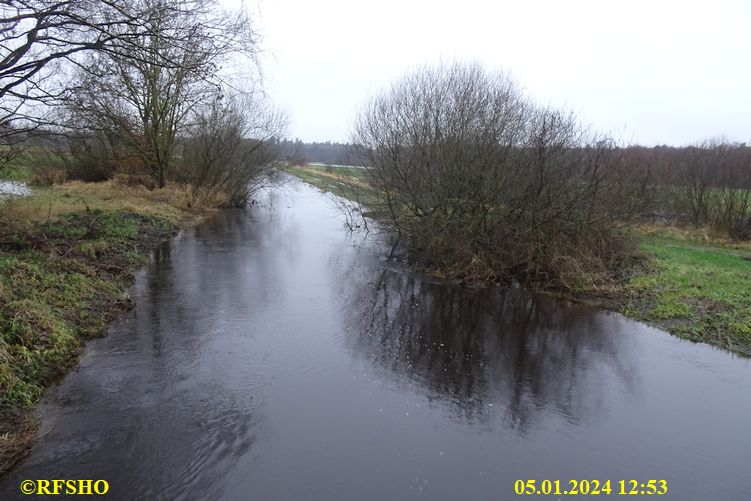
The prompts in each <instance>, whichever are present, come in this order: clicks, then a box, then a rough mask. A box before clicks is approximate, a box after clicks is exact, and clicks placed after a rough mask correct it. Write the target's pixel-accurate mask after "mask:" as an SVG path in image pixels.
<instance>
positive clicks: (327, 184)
mask: <svg viewBox="0 0 751 501" xmlns="http://www.w3.org/2000/svg"><path fill="white" fill-rule="evenodd" d="M285 171H286V172H289V173H290V174H293V175H295V176H297V177H299V178H300V179H302V180H303V181H305V182H306V183H309V184H312V185H313V186H315V187H316V188H319V189H321V190H323V191H328V192H330V193H333V194H334V195H337V196H340V197H343V198H349V199H352V198H354V191H355V190H356V191H357V196H359V199H360V202H361V203H362V204H363V205H365V206H371V207H373V206H374V205H375V203H376V201H377V194H376V192H375V190H374V189H373V188H372V187H370V186H369V185H368V182H367V170H366V169H361V168H358V167H325V166H318V165H307V166H305V167H299V166H288V167H286V168H285ZM353 188H354V190H353Z"/></svg>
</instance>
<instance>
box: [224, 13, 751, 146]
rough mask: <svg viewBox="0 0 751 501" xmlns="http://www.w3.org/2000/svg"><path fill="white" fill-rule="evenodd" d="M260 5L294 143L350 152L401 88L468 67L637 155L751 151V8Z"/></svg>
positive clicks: (273, 87)
mask: <svg viewBox="0 0 751 501" xmlns="http://www.w3.org/2000/svg"><path fill="white" fill-rule="evenodd" d="M225 1H226V2H227V3H228V4H230V5H231V4H232V3H233V1H234V2H235V4H239V3H240V0H225ZM251 2H252V3H249V4H248V3H247V1H246V5H249V7H251V11H253V12H254V13H255V16H254V17H255V24H256V28H257V29H258V31H259V32H260V33H261V34H262V37H263V42H262V46H263V49H264V51H265V55H264V59H263V68H264V73H265V88H266V90H267V92H268V93H269V94H270V96H271V97H272V98H273V99H274V101H275V103H276V104H277V105H278V106H279V107H281V108H283V109H284V110H286V111H287V113H288V114H289V117H290V127H289V136H290V137H291V138H295V137H299V138H300V139H302V140H305V141H325V140H331V141H344V140H346V139H347V138H348V135H349V132H348V131H349V126H350V124H351V121H352V117H353V116H354V113H355V111H356V109H357V107H358V106H359V105H360V104H361V103H362V102H363V101H364V100H365V99H366V98H367V97H368V96H369V95H372V94H373V93H374V92H378V91H379V90H381V89H383V88H384V86H385V85H387V84H388V82H389V81H390V80H392V79H393V78H396V77H398V76H399V75H401V74H403V73H404V72H406V71H408V70H409V69H410V68H414V67H416V66H419V65H423V64H425V63H434V62H438V61H441V60H443V61H449V62H451V61H453V60H468V61H480V62H481V63H483V64H484V65H485V66H486V67H487V68H489V69H505V70H508V71H510V73H511V74H512V75H513V76H514V77H515V79H516V80H517V81H518V83H519V84H520V85H521V86H522V87H524V88H525V89H526V90H527V91H528V93H529V94H530V95H531V96H532V97H533V98H535V99H536V100H537V101H539V102H542V103H543V104H553V105H555V106H562V107H566V108H568V109H570V110H572V111H574V112H576V113H577V114H578V115H579V117H580V118H581V119H582V121H583V122H584V123H586V124H588V125H591V126H592V127H594V128H596V129H598V130H601V131H605V132H610V133H612V134H614V135H615V136H616V137H617V138H619V139H620V140H622V141H624V142H627V143H631V142H636V143H642V144H649V145H652V144H675V145H682V144H687V143H691V142H694V141H697V140H701V139H706V138H710V137H717V136H726V137H727V138H729V139H733V140H739V141H747V142H751V2H749V1H744V0H738V1H722V0H714V1H704V2H691V1H686V0H682V1H672V0H671V1H668V0H649V1H641V0H629V1H615V0H613V1H607V0H597V1H595V0H592V1H577V0H569V1H561V0H558V1H554V0H550V1H547V0H523V1H522V0H519V1H515V2H509V1H492V0H488V1H479V0H463V1H460V2H443V1H439V0H379V1H364V0H310V1H304V0H251Z"/></svg>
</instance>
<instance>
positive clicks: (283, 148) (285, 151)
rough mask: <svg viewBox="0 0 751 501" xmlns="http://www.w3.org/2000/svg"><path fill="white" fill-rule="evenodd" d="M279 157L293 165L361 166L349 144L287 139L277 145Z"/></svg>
mask: <svg viewBox="0 0 751 501" xmlns="http://www.w3.org/2000/svg"><path fill="white" fill-rule="evenodd" d="M277 146H278V149H279V150H278V151H279V157H280V158H283V159H285V160H286V161H287V162H289V163H290V164H293V165H304V164H306V163H323V164H327V165H359V164H360V162H357V160H356V159H355V158H353V155H352V148H351V145H350V144H348V143H336V142H334V143H332V142H331V141H326V142H325V143H316V142H313V143H304V142H303V141H301V140H300V139H295V140H294V141H292V140H289V139H285V140H282V141H279V142H278V143H277Z"/></svg>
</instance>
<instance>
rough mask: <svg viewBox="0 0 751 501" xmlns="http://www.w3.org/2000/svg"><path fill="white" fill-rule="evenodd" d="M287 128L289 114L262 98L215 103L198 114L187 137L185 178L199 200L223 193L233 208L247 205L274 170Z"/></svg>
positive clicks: (227, 99) (183, 151)
mask: <svg viewBox="0 0 751 501" xmlns="http://www.w3.org/2000/svg"><path fill="white" fill-rule="evenodd" d="M225 101H226V102H225ZM285 125H286V119H285V117H284V115H283V114H281V113H279V112H277V111H275V110H273V108H271V107H269V106H268V105H266V104H265V103H264V102H263V101H262V100H259V99H258V98H257V97H256V98H252V97H250V96H247V95H246V96H235V97H231V98H225V99H220V98H218V99H215V100H213V101H212V102H211V103H210V104H208V105H206V106H204V107H203V108H201V109H200V111H198V112H197V113H196V116H195V118H194V123H193V124H192V126H191V127H190V129H189V132H188V133H187V134H186V137H185V138H184V141H183V147H182V155H181V160H180V162H181V167H180V169H179V172H180V175H182V176H185V179H186V180H187V181H189V182H190V183H191V184H192V186H193V196H194V197H203V198H211V197H216V196H217V195H219V194H221V195H222V196H224V197H226V203H227V204H229V205H233V206H242V205H245V203H247V201H248V198H249V196H250V195H251V194H252V193H253V192H254V191H256V190H257V189H258V188H259V187H260V186H261V185H262V184H263V182H264V180H265V179H266V178H267V176H268V175H269V173H270V172H271V169H272V162H273V161H274V160H275V159H276V156H277V150H276V147H275V145H276V141H275V140H276V139H278V138H279V137H280V136H281V135H282V134H283V132H284V128H285Z"/></svg>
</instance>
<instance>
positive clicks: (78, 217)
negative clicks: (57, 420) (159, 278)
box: [0, 183, 206, 472]
mask: <svg viewBox="0 0 751 501" xmlns="http://www.w3.org/2000/svg"><path fill="white" fill-rule="evenodd" d="M183 195H184V193H183V190H182V189H180V188H172V189H167V190H157V191H154V192H149V191H146V190H145V189H138V188H128V187H122V186H116V185H113V184H112V183H97V184H87V183H70V184H66V185H62V186H53V187H51V188H45V189H35V191H34V193H33V194H32V195H31V196H29V197H26V198H20V199H13V200H10V201H5V202H3V203H2V207H0V210H1V211H2V218H0V472H2V471H4V470H5V469H7V468H9V467H10V466H11V465H12V464H13V463H14V461H16V460H17V459H18V457H19V455H20V454H21V453H22V452H23V450H24V449H25V448H26V447H27V446H28V444H29V443H30V440H31V439H32V438H33V435H34V433H35V429H36V428H35V426H34V422H33V419H30V417H29V412H28V411H29V410H30V409H31V408H32V406H33V405H34V404H35V403H36V402H37V401H38V399H39V398H40V397H41V395H42V393H43V391H44V388H45V387H46V386H47V385H49V384H50V383H51V382H52V381H54V380H55V378H57V377H58V376H59V375H60V374H62V373H64V372H65V370H67V369H68V368H70V367H71V366H73V365H74V364H75V363H76V361H77V359H78V355H79V353H80V352H81V349H82V347H83V345H84V343H85V341H86V340H87V339H91V338H93V337H96V336H100V335H102V334H104V333H105V332H106V329H107V326H108V324H109V323H110V322H111V321H112V320H113V319H114V318H115V317H116V316H117V315H118V314H120V313H121V312H122V311H124V310H125V309H127V308H129V307H130V306H131V301H130V299H129V298H128V296H127V294H126V289H127V287H128V286H129V285H130V284H131V283H132V280H133V273H134V272H135V271H136V270H137V269H139V268H140V267H142V266H143V265H144V263H146V262H147V261H148V255H149V253H150V251H151V250H153V249H154V248H156V247H157V246H158V245H159V244H160V243H161V242H163V241H164V240H166V239H168V238H169V237H171V236H172V235H174V234H175V233H176V231H177V230H178V228H179V227H180V226H181V225H183V224H186V223H188V222H193V221H197V220H198V219H199V218H200V216H201V215H205V213H206V211H201V210H196V209H194V208H190V207H188V206H186V205H184V201H185V199H184V197H183Z"/></svg>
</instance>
